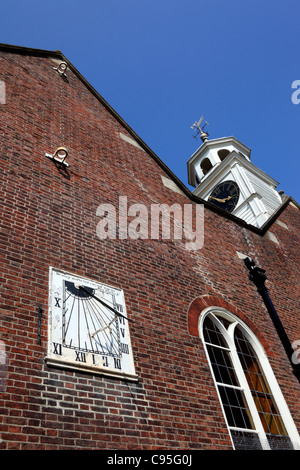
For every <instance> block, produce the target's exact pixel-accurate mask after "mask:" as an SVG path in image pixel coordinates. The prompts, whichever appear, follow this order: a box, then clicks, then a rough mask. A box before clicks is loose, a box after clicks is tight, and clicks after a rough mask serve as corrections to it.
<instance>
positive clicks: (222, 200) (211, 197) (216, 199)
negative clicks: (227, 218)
mask: <svg viewBox="0 0 300 470" xmlns="http://www.w3.org/2000/svg"><path fill="white" fill-rule="evenodd" d="M231 198H232V196H228V197H226V198H225V199H219V198H218V197H213V196H209V199H214V200H215V201H218V202H226V201H229V199H231Z"/></svg>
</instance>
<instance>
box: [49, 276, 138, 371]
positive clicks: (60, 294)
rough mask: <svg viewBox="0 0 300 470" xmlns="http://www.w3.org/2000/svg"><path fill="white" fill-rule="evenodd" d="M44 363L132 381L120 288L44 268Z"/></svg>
mask: <svg viewBox="0 0 300 470" xmlns="http://www.w3.org/2000/svg"><path fill="white" fill-rule="evenodd" d="M46 362H47V363H48V364H49V365H55V366H62V367H66V368H71V369H87V370H90V371H93V372H94V373H101V374H105V375H111V376H124V377H126V379H132V380H136V379H137V377H136V375H135V370H134V363H133V356H132V349H131V343H130V335H129V325H128V319H127V313H126V306H125V299H124V293H123V291H122V290H121V289H117V288H115V287H111V286H107V285H105V284H102V283H100V282H96V281H93V280H90V279H87V278H83V277H80V276H77V275H75V274H70V273H66V272H64V271H60V270H56V269H54V268H50V291H49V327H48V356H47V358H46Z"/></svg>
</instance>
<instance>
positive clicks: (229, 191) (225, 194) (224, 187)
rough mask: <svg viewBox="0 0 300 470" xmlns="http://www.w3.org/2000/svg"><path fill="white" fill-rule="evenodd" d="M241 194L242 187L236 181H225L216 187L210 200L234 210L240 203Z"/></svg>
mask: <svg viewBox="0 0 300 470" xmlns="http://www.w3.org/2000/svg"><path fill="white" fill-rule="evenodd" d="M239 196H240V189H239V187H238V185H237V184H236V182H235V181H223V182H222V183H219V184H218V185H217V186H216V187H215V188H214V190H213V191H212V193H211V195H210V196H209V198H208V200H209V202H211V203H212V204H214V205H215V206H217V207H220V209H224V210H225V211H227V212H232V211H233V210H234V209H235V207H236V205H237V203H238V200H239Z"/></svg>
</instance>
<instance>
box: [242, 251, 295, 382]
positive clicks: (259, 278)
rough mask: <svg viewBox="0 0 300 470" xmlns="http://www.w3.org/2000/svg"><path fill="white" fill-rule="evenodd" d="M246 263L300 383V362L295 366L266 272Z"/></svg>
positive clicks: (248, 259) (246, 260)
mask: <svg viewBox="0 0 300 470" xmlns="http://www.w3.org/2000/svg"><path fill="white" fill-rule="evenodd" d="M244 263H245V265H246V267H247V269H248V271H249V279H250V281H252V282H253V284H254V285H255V286H256V288H257V292H258V293H259V294H260V295H261V297H262V299H263V301H264V304H265V306H266V308H267V310H268V312H269V315H270V317H271V320H272V322H273V324H274V327H275V329H276V331H277V333H278V336H279V338H280V340H281V343H282V345H283V347H284V349H285V352H286V355H287V357H288V359H289V361H290V364H291V366H292V369H293V374H294V375H295V377H297V379H298V381H299V382H300V363H299V362H298V363H296V364H295V363H294V362H293V361H292V356H293V354H294V352H295V351H294V349H293V348H292V346H291V343H290V340H289V338H288V336H287V334H286V332H285V329H284V327H283V325H282V323H281V320H280V318H279V316H278V314H277V312H276V310H275V307H274V305H273V303H272V301H271V299H270V296H269V293H268V289H267V288H266V286H265V281H266V280H267V276H266V274H265V272H266V271H265V270H264V269H262V268H259V267H258V266H255V263H254V261H252V260H251V259H250V258H245V259H244Z"/></svg>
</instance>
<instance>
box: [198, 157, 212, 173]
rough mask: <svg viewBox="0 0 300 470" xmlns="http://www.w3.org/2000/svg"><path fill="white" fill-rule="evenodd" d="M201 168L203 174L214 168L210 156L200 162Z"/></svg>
mask: <svg viewBox="0 0 300 470" xmlns="http://www.w3.org/2000/svg"><path fill="white" fill-rule="evenodd" d="M200 166H201V170H202V171H203V174H204V175H206V173H208V172H209V170H211V168H212V163H211V161H210V159H209V158H204V160H203V161H202V162H201V164H200Z"/></svg>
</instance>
